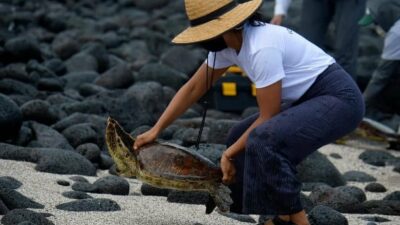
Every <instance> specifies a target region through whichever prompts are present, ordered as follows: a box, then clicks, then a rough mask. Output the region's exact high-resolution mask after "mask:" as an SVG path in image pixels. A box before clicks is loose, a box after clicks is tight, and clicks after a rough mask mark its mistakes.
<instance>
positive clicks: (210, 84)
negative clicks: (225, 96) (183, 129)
mask: <svg viewBox="0 0 400 225" xmlns="http://www.w3.org/2000/svg"><path fill="white" fill-rule="evenodd" d="M216 58H217V53H216V52H214V60H213V65H212V67H211V79H210V82H209V81H208V56H207V60H206V64H207V65H206V66H207V67H206V90H207V92H206V94H205V96H207V95H208V93H209V92H210V89H211V87H212V83H213V73H214V67H215V60H216ZM207 110H208V102H207V98H206V99H205V100H204V102H203V118H202V120H201V124H200V130H199V135H198V136H197V141H196V149H199V145H200V141H201V134H202V133H203V128H204V124H205V121H206V115H207Z"/></svg>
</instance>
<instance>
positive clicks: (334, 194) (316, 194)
mask: <svg viewBox="0 0 400 225" xmlns="http://www.w3.org/2000/svg"><path fill="white" fill-rule="evenodd" d="M309 197H310V200H311V202H312V203H313V204H314V205H324V206H328V207H330V208H333V209H335V210H338V211H339V212H347V211H346V210H347V209H348V208H349V207H351V206H352V205H356V204H358V203H361V202H363V201H365V199H366V197H365V194H364V193H363V191H362V190H361V189H360V190H357V188H356V187H351V189H350V187H345V188H344V187H337V188H331V187H327V186H320V187H318V188H315V189H314V190H313V191H312V192H311V194H310V196H309Z"/></svg>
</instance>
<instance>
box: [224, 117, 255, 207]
mask: <svg viewBox="0 0 400 225" xmlns="http://www.w3.org/2000/svg"><path fill="white" fill-rule="evenodd" d="M258 115H259V114H258V113H256V114H254V115H251V116H249V117H247V118H246V119H244V120H242V121H240V122H239V123H238V124H236V125H235V126H234V127H232V128H231V130H230V131H229V134H228V138H227V142H226V146H227V147H229V146H231V145H232V144H234V143H235V142H236V140H237V139H239V138H240V137H241V136H242V134H243V133H244V132H245V131H246V130H247V129H248V128H249V127H250V126H251V124H252V123H253V122H254V121H255V120H256V119H257V117H258ZM244 159H245V153H244V152H242V153H240V154H239V155H237V156H236V157H235V161H234V164H235V169H236V175H235V182H234V183H233V184H231V185H229V188H230V189H231V191H232V193H231V198H232V199H233V204H232V205H231V208H230V211H231V212H234V213H242V209H243V172H244Z"/></svg>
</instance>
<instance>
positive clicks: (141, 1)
mask: <svg viewBox="0 0 400 225" xmlns="http://www.w3.org/2000/svg"><path fill="white" fill-rule="evenodd" d="M133 2H134V4H135V5H136V6H137V7H138V8H139V9H144V10H149V11H150V10H152V9H156V8H160V7H162V6H164V5H166V4H167V3H168V0H153V1H146V0H134V1H133Z"/></svg>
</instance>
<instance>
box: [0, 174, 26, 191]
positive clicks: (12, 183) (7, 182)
mask: <svg viewBox="0 0 400 225" xmlns="http://www.w3.org/2000/svg"><path fill="white" fill-rule="evenodd" d="M21 185H22V183H21V182H19V181H18V180H17V179H15V178H14V177H8V176H7V177H0V188H8V189H17V188H19V187H21Z"/></svg>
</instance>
